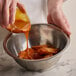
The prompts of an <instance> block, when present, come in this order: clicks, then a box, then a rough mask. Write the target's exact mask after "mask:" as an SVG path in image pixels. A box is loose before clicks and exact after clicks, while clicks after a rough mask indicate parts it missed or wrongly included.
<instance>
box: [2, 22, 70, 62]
mask: <svg viewBox="0 0 76 76" xmlns="http://www.w3.org/2000/svg"><path fill="white" fill-rule="evenodd" d="M31 25H52V26H51V28H53V29H56V30H58V31H61V32H62V33H63V34H64V36H65V37H66V38H67V43H66V46H65V47H64V48H63V50H61V51H60V52H59V53H57V54H55V55H53V56H52V57H48V58H44V59H36V60H33V59H32V60H30V59H21V60H25V61H31V62H37V61H38V62H39V61H45V60H49V59H53V58H55V57H56V56H58V55H60V54H61V53H63V52H64V51H65V49H66V48H67V47H68V46H69V44H70V37H68V36H67V35H66V34H65V33H64V32H63V31H62V30H61V29H59V28H58V27H56V26H55V25H54V24H46V23H40V24H31ZM12 34H13V33H12V32H10V33H9V34H8V35H7V36H6V37H5V39H4V41H3V47H4V50H5V52H6V53H7V54H8V55H9V56H11V57H13V58H14V59H15V60H16V59H20V58H19V57H17V56H14V55H13V54H12V53H10V52H9V51H8V48H7V42H8V40H9V38H10V37H11V36H12Z"/></svg>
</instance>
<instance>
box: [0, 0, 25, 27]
mask: <svg viewBox="0 0 76 76" xmlns="http://www.w3.org/2000/svg"><path fill="white" fill-rule="evenodd" d="M18 1H19V0H0V26H2V27H6V26H7V25H9V24H13V23H14V22H15V14H16V6H18V7H19V8H20V9H21V10H23V11H24V8H23V6H22V4H20V3H19V2H18Z"/></svg>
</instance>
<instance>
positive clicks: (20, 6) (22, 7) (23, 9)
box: [17, 2, 26, 13]
mask: <svg viewBox="0 0 76 76" xmlns="http://www.w3.org/2000/svg"><path fill="white" fill-rule="evenodd" d="M17 7H18V8H19V9H20V10H21V12H22V13H26V11H25V8H24V6H23V5H22V4H20V3H19V2H18V3H17Z"/></svg>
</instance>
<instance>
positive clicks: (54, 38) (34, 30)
mask: <svg viewBox="0 0 76 76" xmlns="http://www.w3.org/2000/svg"><path fill="white" fill-rule="evenodd" d="M69 41H70V39H69V37H67V35H66V34H65V33H64V32H63V31H61V30H60V29H58V28H57V27H56V26H54V25H52V24H32V27H31V31H30V34H29V47H31V46H37V45H45V44H49V45H53V46H54V47H56V48H59V52H58V53H57V54H56V55H54V56H52V57H49V58H45V59H38V60H29V59H19V58H18V53H19V52H20V50H25V49H26V38H25V35H24V34H23V33H18V34H16V33H13V34H12V33H10V34H9V35H8V36H7V37H6V38H5V40H4V43H3V46H4V49H5V51H6V52H7V54H8V55H10V56H11V57H13V59H14V60H15V61H16V62H17V63H18V64H19V65H21V66H22V67H24V68H26V69H27V70H32V71H40V70H46V69H48V68H52V67H53V66H54V65H55V64H56V63H57V62H58V60H59V59H60V57H61V55H62V54H63V51H64V50H65V49H66V47H67V45H68V43H69Z"/></svg>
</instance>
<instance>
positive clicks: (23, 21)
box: [7, 8, 58, 59]
mask: <svg viewBox="0 0 76 76" xmlns="http://www.w3.org/2000/svg"><path fill="white" fill-rule="evenodd" d="M30 28H31V24H30V20H29V18H28V16H27V14H26V12H25V13H24V12H23V11H21V10H20V9H19V8H17V11H16V20H15V23H14V24H12V25H8V26H7V29H8V30H9V31H11V32H14V33H24V34H25V37H26V41H27V44H26V45H27V48H26V50H24V51H21V52H20V53H19V56H18V57H19V58H22V59H42V58H47V57H50V56H53V55H54V54H56V53H57V51H58V49H55V48H53V47H52V46H48V45H40V46H33V47H31V48H28V37H29V31H30Z"/></svg>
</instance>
